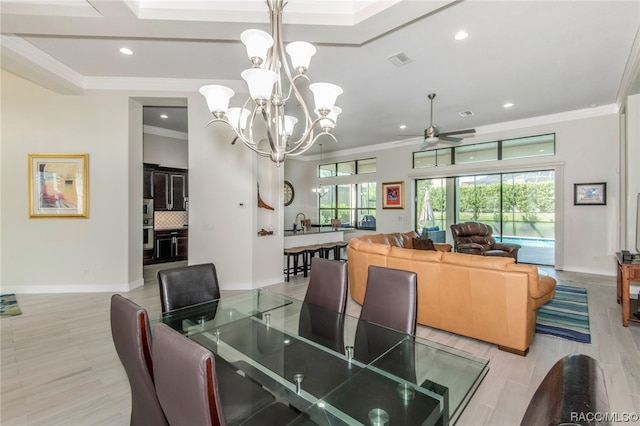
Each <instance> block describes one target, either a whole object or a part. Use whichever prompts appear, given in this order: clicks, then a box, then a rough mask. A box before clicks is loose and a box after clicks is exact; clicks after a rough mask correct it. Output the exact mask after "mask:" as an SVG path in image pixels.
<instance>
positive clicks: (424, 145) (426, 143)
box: [418, 140, 430, 151]
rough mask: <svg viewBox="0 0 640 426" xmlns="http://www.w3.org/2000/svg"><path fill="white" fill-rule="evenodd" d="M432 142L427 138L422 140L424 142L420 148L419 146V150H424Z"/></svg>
mask: <svg viewBox="0 0 640 426" xmlns="http://www.w3.org/2000/svg"><path fill="white" fill-rule="evenodd" d="M429 145H430V142H427V141H426V140H424V141H422V144H421V145H420V148H418V151H423V150H425V149H427V148H429Z"/></svg>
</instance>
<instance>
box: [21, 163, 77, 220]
mask: <svg viewBox="0 0 640 426" xmlns="http://www.w3.org/2000/svg"><path fill="white" fill-rule="evenodd" d="M29 217H31V218H88V217H89V155H88V154H29Z"/></svg>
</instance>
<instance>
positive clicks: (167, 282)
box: [158, 263, 220, 313]
mask: <svg viewBox="0 0 640 426" xmlns="http://www.w3.org/2000/svg"><path fill="white" fill-rule="evenodd" d="M158 283H159V284H160V304H161V305H162V312H163V313H165V312H168V311H171V310H174V309H178V308H183V307H185V306H190V305H195V304H197V303H202V302H207V301H210V300H215V299H220V286H219V284H218V274H217V273H216V267H215V265H214V264H213V263H203V264H200V265H189V266H183V267H179V268H171V269H163V270H161V271H158Z"/></svg>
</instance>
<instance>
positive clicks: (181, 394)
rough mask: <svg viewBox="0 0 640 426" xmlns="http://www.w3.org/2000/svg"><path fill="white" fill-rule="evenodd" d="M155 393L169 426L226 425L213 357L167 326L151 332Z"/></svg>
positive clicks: (157, 326) (159, 326)
mask: <svg viewBox="0 0 640 426" xmlns="http://www.w3.org/2000/svg"><path fill="white" fill-rule="evenodd" d="M152 348H153V349H152V350H153V357H154V363H153V369H154V375H155V385H156V393H157V394H158V399H159V401H160V404H161V406H162V409H163V410H164V412H165V415H166V416H167V420H169V423H170V424H171V425H172V426H180V425H185V426H188V425H226V424H227V422H226V419H225V417H224V413H223V412H222V404H221V402H220V397H219V394H220V393H219V390H218V382H217V378H216V374H215V360H214V358H213V354H212V353H211V352H210V351H209V350H207V349H206V348H204V347H203V346H200V345H199V344H198V343H196V342H194V341H191V340H189V339H188V338H186V337H184V336H183V335H181V334H180V333H178V332H176V331H174V330H173V329H172V328H170V327H169V326H167V325H166V324H158V325H156V326H155V328H154V330H153V345H152Z"/></svg>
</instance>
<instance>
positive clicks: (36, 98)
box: [0, 71, 282, 293]
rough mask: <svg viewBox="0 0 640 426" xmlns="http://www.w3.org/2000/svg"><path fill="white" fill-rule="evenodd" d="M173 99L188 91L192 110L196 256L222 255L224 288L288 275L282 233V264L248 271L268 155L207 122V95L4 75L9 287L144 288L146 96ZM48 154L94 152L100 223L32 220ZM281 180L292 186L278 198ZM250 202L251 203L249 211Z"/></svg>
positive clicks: (92, 206)
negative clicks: (39, 158)
mask: <svg viewBox="0 0 640 426" xmlns="http://www.w3.org/2000/svg"><path fill="white" fill-rule="evenodd" d="M163 97H164V98H169V97H175V98H178V97H179V98H181V99H185V98H186V99H187V104H188V106H189V129H190V130H189V190H190V212H189V224H190V227H189V262H190V263H201V262H214V263H215V264H216V267H217V269H218V276H219V279H220V282H221V286H222V288H251V287H253V286H255V285H256V283H258V284H261V283H262V284H263V283H271V282H277V281H281V280H282V270H281V259H282V257H281V255H282V241H280V243H278V239H277V238H271V239H266V240H264V242H263V243H262V245H263V246H264V247H263V248H262V250H264V251H271V252H275V253H277V254H278V262H273V263H274V265H273V266H271V267H270V268H269V267H266V268H265V269H264V270H261V271H260V276H259V277H258V276H255V275H256V272H255V271H254V269H253V268H252V267H247V266H248V265H252V264H253V263H252V262H253V261H254V254H253V246H254V238H255V236H256V228H257V223H256V212H255V211H256V209H257V205H256V204H257V203H256V165H255V161H256V155H255V154H253V152H251V151H250V150H248V149H247V148H245V147H243V146H241V145H238V144H236V145H231V144H230V142H231V139H232V138H231V133H230V131H229V130H228V129H227V128H226V127H225V126H224V125H211V126H209V127H208V128H205V124H206V123H207V122H208V121H209V120H210V114H209V112H208V110H207V107H206V103H205V100H204V98H202V96H201V95H200V94H199V93H197V92H189V93H184V92H180V93H174V92H142V91H140V92H138V91H136V92H115V91H113V92H111V91H92V92H87V93H85V94H84V95H81V96H75V95H72V96H65V95H59V94H55V93H53V92H50V91H48V90H46V89H43V88H41V87H39V86H36V85H34V84H32V83H30V82H28V81H26V80H23V79H21V78H19V77H17V76H15V75H13V74H10V73H8V72H6V71H3V72H2V93H1V100H2V129H1V135H2V141H1V144H2V145H1V147H2V154H3V155H2V164H1V165H2V168H1V170H0V173H1V177H2V183H1V184H2V205H1V206H0V209H1V220H2V223H1V225H2V226H1V229H2V233H1V235H0V238H1V245H2V259H1V263H2V271H1V273H2V275H1V278H0V285H1V286H2V290H3V291H6V292H15V293H27V292H39V293H52V292H74V291H127V290H128V289H130V288H133V287H135V286H137V285H140V283H141V280H142V249H141V248H142V221H141V220H140V214H139V212H141V210H142V126H141V122H142V113H141V106H142V105H143V104H144V102H143V101H136V100H141V99H153V98H163ZM105 117H108V120H107V119H105ZM36 121H37V123H36ZM34 123H35V124H34ZM47 152H59V153H64V152H69V153H88V154H89V170H90V172H89V214H90V217H89V219H84V220H83V219H29V216H28V196H27V155H28V154H29V153H47ZM281 187H282V182H281V181H280V182H279V183H278V185H277V189H276V190H275V191H276V193H281V192H282V191H281ZM278 191H279V192H278ZM239 202H243V203H244V204H245V206H246V207H245V208H243V209H240V208H238V207H237V206H238V203H239ZM280 204H281V203H280ZM276 214H280V213H276Z"/></svg>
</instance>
